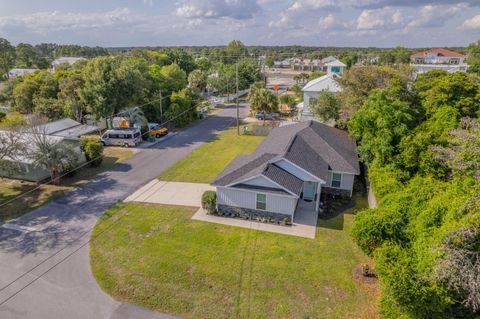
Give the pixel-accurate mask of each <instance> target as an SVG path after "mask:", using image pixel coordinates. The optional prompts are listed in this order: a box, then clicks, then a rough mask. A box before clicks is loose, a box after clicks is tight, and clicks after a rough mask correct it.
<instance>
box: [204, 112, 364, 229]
mask: <svg viewBox="0 0 480 319" xmlns="http://www.w3.org/2000/svg"><path fill="white" fill-rule="evenodd" d="M359 174H360V169H359V163H358V155H357V151H356V147H355V142H354V141H352V140H350V139H349V138H348V136H347V134H346V132H344V131H341V130H338V129H336V128H333V127H330V126H327V125H325V124H322V123H319V122H316V121H306V122H300V123H296V124H291V125H286V126H282V127H278V128H275V129H273V130H272V132H271V133H270V135H269V136H268V137H267V138H266V139H265V140H264V141H263V142H262V144H260V146H259V147H258V149H257V150H256V152H255V153H253V154H251V155H244V156H239V157H237V158H236V159H234V160H233V161H232V162H231V163H230V164H229V165H228V166H227V167H226V168H225V170H224V171H223V172H222V173H220V175H219V176H218V177H217V178H216V180H215V181H214V182H213V183H212V185H213V186H215V187H216V192H217V209H218V210H219V211H221V212H224V213H234V214H238V215H241V216H248V215H252V217H255V218H259V217H261V218H267V219H273V220H276V221H285V219H287V220H288V221H289V222H293V221H294V219H295V218H296V217H297V215H298V214H299V213H301V214H314V215H315V216H316V214H317V212H318V208H319V205H320V194H321V193H326V194H335V195H344V196H352V191H353V181H354V177H355V175H359Z"/></svg>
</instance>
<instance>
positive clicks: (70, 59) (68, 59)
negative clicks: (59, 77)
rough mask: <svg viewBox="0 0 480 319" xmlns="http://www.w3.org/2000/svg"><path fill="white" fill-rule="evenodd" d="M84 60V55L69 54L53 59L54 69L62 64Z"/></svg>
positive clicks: (71, 63)
mask: <svg viewBox="0 0 480 319" xmlns="http://www.w3.org/2000/svg"><path fill="white" fill-rule="evenodd" d="M82 60H86V59H85V58H82V57H67V56H64V57H60V58H58V59H55V60H53V62H52V69H53V70H55V68H56V67H58V66H59V65H61V64H68V65H73V64H75V63H77V62H78V61H82Z"/></svg>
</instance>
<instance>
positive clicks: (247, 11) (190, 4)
mask: <svg viewBox="0 0 480 319" xmlns="http://www.w3.org/2000/svg"><path fill="white" fill-rule="evenodd" d="M260 10H261V8H260V6H259V5H258V3H257V1H256V0H184V1H183V2H182V3H181V4H180V6H179V7H178V8H177V10H176V14H177V15H178V16H179V17H183V18H194V19H195V18H233V19H238V20H243V19H251V18H253V16H254V15H255V14H257V13H258V12H259V11H260Z"/></svg>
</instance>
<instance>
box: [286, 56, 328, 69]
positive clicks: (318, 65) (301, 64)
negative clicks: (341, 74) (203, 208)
mask: <svg viewBox="0 0 480 319" xmlns="http://www.w3.org/2000/svg"><path fill="white" fill-rule="evenodd" d="M291 66H292V69H293V70H295V71H311V72H313V71H323V64H322V61H321V60H319V59H299V58H295V59H293V60H292V63H291Z"/></svg>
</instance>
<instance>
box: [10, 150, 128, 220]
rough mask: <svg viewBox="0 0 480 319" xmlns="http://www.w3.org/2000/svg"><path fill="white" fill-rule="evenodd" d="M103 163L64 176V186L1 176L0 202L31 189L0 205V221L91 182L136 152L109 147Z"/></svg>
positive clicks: (20, 214) (25, 211)
mask: <svg viewBox="0 0 480 319" xmlns="http://www.w3.org/2000/svg"><path fill="white" fill-rule="evenodd" d="M104 155H105V157H104V159H103V161H102V164H101V165H100V166H98V167H90V166H85V167H83V168H81V169H79V170H78V171H77V173H76V174H75V175H74V176H72V177H65V178H64V179H62V185H58V186H56V185H52V184H46V185H41V186H40V187H39V185H38V184H37V183H32V182H27V181H19V180H13V179H8V178H4V179H0V184H1V187H0V205H1V204H2V203H6V202H8V201H9V200H11V199H13V198H15V197H17V196H19V195H20V194H23V193H25V192H27V191H31V190H33V189H35V190H33V191H31V192H29V193H28V194H26V195H25V196H22V197H19V198H17V199H15V200H14V201H12V202H11V203H9V204H7V205H5V206H2V207H0V222H3V221H6V220H10V219H13V218H17V217H19V216H22V215H24V214H26V213H28V212H29V211H31V210H33V209H35V208H38V207H40V206H42V205H45V204H46V203H48V202H50V201H52V200H53V199H55V198H56V197H59V196H61V195H63V194H64V193H65V192H66V191H70V190H72V188H73V187H74V186H78V185H81V184H83V183H86V182H88V180H90V179H91V178H93V177H94V176H96V175H97V174H100V173H102V172H105V171H107V170H109V169H111V168H112V167H113V166H114V165H115V164H118V163H121V162H123V161H125V160H126V159H128V158H129V157H131V156H132V155H133V152H132V150H127V149H122V148H106V149H105V152H104Z"/></svg>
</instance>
